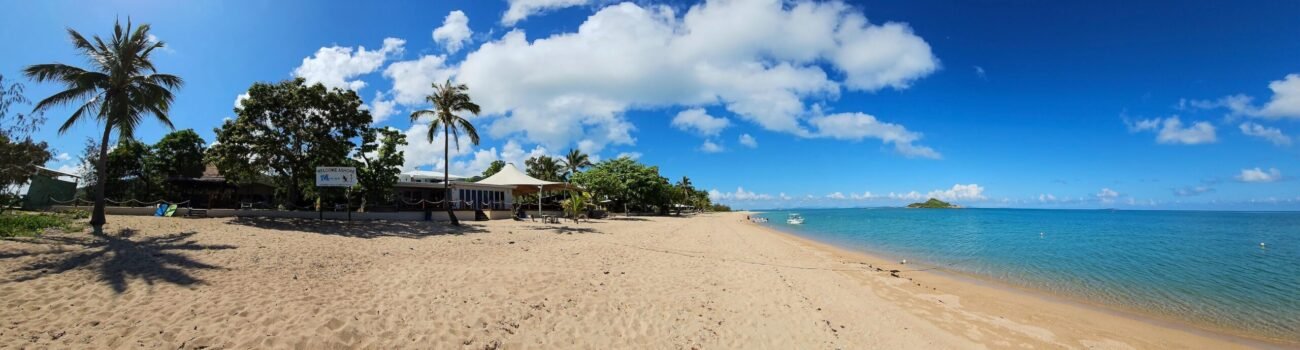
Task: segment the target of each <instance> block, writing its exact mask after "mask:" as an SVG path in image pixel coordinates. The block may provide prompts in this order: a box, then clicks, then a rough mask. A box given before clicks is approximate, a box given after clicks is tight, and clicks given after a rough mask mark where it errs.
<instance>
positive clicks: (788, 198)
mask: <svg viewBox="0 0 1300 350" xmlns="http://www.w3.org/2000/svg"><path fill="white" fill-rule="evenodd" d="M777 198H780V199H781V200H783V201H788V200H790V199H792V198H794V197H790V196H787V195H785V192H781V194H779V195H777Z"/></svg>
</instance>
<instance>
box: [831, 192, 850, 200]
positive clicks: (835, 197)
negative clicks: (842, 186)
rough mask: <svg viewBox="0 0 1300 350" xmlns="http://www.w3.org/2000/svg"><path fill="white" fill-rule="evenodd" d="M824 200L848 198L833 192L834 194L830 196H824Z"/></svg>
mask: <svg viewBox="0 0 1300 350" xmlns="http://www.w3.org/2000/svg"><path fill="white" fill-rule="evenodd" d="M826 198H828V199H836V200H839V199H845V198H848V197H846V196H844V193H841V192H834V193H831V194H828V195H826Z"/></svg>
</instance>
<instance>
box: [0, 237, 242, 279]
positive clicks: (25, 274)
mask: <svg viewBox="0 0 1300 350" xmlns="http://www.w3.org/2000/svg"><path fill="white" fill-rule="evenodd" d="M136 233H137V232H136V231H135V230H132V229H123V230H121V231H119V232H118V234H117V235H116V236H113V235H90V236H60V237H40V238H31V239H22V240H17V239H15V240H14V241H20V242H25V243H30V244H44V245H52V246H54V248H53V249H52V250H51V251H47V252H37V253H16V254H6V255H4V256H0V259H12V258H18V257H37V258H36V259H38V260H37V261H36V262H33V263H31V264H29V265H27V266H24V267H21V268H18V269H17V270H14V271H13V272H14V273H15V274H16V275H17V277H15V278H13V279H11V281H14V282H24V281H31V280H36V279H41V278H45V277H49V276H54V275H58V274H61V273H64V272H67V271H71V270H76V269H83V268H94V269H97V270H99V280H100V281H101V282H104V283H105V284H108V285H109V287H111V288H113V291H115V292H117V293H119V294H120V293H124V292H126V289H127V284H128V282H129V280H130V279H132V278H138V279H142V280H144V281H145V283H148V284H150V285H153V284H154V283H157V282H160V281H161V282H166V283H171V284H175V285H180V286H189V285H195V284H202V283H203V280H200V279H198V278H196V277H194V276H192V275H190V270H212V269H221V267H220V266H216V265H211V264H207V263H204V262H200V261H198V260H194V259H193V258H190V257H189V256H187V255H186V254H184V252H185V251H199V250H225V249H235V248H236V247H235V246H232V245H203V244H199V243H198V242H196V241H195V240H192V239H189V238H190V237H191V236H194V235H195V234H197V232H182V233H175V234H170V235H162V236H152V237H144V238H141V239H138V240H137V239H132V237H133V236H135V235H136ZM65 246H74V247H76V248H75V249H72V250H65V248H64V247H65Z"/></svg>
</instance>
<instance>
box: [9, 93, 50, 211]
mask: <svg viewBox="0 0 1300 350" xmlns="http://www.w3.org/2000/svg"><path fill="white" fill-rule="evenodd" d="M27 103H29V101H28V100H27V98H26V97H24V96H23V84H19V83H12V84H8V87H5V79H4V76H3V75H0V214H3V213H4V211H5V209H7V208H9V207H10V206H13V205H16V204H18V200H19V199H20V198H19V195H18V190H19V189H20V186H21V185H22V184H24V183H27V179H28V178H30V177H31V176H32V175H33V174H35V173H36V171H37V167H39V166H40V165H42V164H45V162H47V161H49V160H50V158H51V157H52V154H51V153H50V150H49V145H47V144H46V143H45V142H36V141H34V140H32V137H31V134H32V132H34V131H36V129H37V128H39V127H40V125H41V124H42V123H44V122H45V118H43V117H42V116H41V115H40V113H31V114H29V113H22V112H18V111H15V112H14V113H10V112H9V109H10V107H13V106H16V105H23V104H27Z"/></svg>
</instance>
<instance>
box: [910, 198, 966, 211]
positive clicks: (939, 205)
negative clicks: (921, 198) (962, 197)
mask: <svg viewBox="0 0 1300 350" xmlns="http://www.w3.org/2000/svg"><path fill="white" fill-rule="evenodd" d="M907 207H908V208H925V209H957V208H961V206H960V205H956V204H952V203H948V202H944V201H941V200H938V199H934V198H930V200H928V201H925V202H924V203H912V204H908V205H907Z"/></svg>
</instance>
